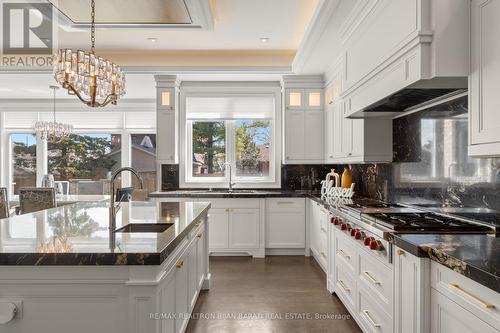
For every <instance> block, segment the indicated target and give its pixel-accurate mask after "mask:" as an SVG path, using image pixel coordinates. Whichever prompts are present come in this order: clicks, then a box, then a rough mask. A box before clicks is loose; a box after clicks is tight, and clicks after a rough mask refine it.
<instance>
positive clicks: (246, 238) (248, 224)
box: [229, 208, 260, 249]
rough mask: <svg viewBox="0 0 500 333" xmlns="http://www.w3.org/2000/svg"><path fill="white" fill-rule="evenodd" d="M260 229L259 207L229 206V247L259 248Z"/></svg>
mask: <svg viewBox="0 0 500 333" xmlns="http://www.w3.org/2000/svg"><path fill="white" fill-rule="evenodd" d="M259 231H260V210H259V209H258V208H246V209H245V208H229V248H231V249H256V248H258V247H259V239H260V237H259Z"/></svg>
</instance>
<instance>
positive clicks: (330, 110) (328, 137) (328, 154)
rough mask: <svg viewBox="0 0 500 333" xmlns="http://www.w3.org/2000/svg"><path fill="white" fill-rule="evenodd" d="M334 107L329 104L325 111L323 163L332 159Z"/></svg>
mask: <svg viewBox="0 0 500 333" xmlns="http://www.w3.org/2000/svg"><path fill="white" fill-rule="evenodd" d="M334 117H335V105H334V104H329V105H328V106H327V107H326V109H325V161H327V162H328V161H330V160H332V159H333V157H334V156H333V151H334V146H333V140H334V138H333V137H334Z"/></svg>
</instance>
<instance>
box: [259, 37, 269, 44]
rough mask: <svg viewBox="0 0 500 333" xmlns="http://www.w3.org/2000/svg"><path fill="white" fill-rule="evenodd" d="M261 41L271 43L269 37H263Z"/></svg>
mask: <svg viewBox="0 0 500 333" xmlns="http://www.w3.org/2000/svg"><path fill="white" fill-rule="evenodd" d="M260 41H261V42H262V43H267V42H269V37H261V38H260Z"/></svg>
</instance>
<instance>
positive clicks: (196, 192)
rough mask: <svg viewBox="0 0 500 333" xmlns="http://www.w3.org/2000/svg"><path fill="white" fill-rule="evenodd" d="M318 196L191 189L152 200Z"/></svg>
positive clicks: (314, 193)
mask: <svg viewBox="0 0 500 333" xmlns="http://www.w3.org/2000/svg"><path fill="white" fill-rule="evenodd" d="M309 196H316V197H320V193H319V192H318V191H288V190H280V189H276V190H274V189H256V190H242V189H235V190H233V192H231V193H229V192H228V191H227V190H220V189H217V190H213V191H210V190H203V189H189V190H176V191H164V192H160V191H157V192H151V193H150V194H149V197H151V198H285V197H287V198H302V197H309Z"/></svg>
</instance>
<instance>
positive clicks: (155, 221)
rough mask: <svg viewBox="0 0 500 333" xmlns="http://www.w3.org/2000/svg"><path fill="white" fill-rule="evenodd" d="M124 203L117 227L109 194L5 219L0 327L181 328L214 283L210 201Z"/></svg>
mask: <svg viewBox="0 0 500 333" xmlns="http://www.w3.org/2000/svg"><path fill="white" fill-rule="evenodd" d="M120 205H121V207H120V209H119V211H118V213H117V216H116V229H115V230H114V231H111V232H110V230H109V204H108V203H107V202H104V201H100V202H80V203H75V204H72V205H66V206H62V207H57V208H53V209H49V210H44V211H39V212H36V213H32V214H25V215H20V216H16V217H12V218H7V219H2V220H0V319H1V318H5V317H6V318H9V317H10V316H11V314H13V316H14V318H13V319H12V320H8V322H7V323H5V324H0V332H2V333H14V332H15V333H18V332H55V333H57V332H67V331H68V327H71V332H82V333H83V332H92V331H94V332H117V333H118V332H120V333H121V332H141V333H142V332H183V331H184V330H185V328H186V326H187V323H188V321H189V314H190V313H191V311H192V309H193V307H194V305H195V303H196V300H197V297H198V294H199V291H200V290H201V289H208V288H209V282H210V273H209V267H208V241H207V239H208V232H209V230H208V224H207V216H208V210H209V208H210V204H209V203H206V202H189V201H188V202H186V201H184V202H172V201H170V202H164V201H163V200H161V199H154V200H151V201H146V202H132V203H121V204H120ZM12 309H14V310H12Z"/></svg>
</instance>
